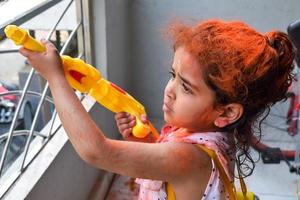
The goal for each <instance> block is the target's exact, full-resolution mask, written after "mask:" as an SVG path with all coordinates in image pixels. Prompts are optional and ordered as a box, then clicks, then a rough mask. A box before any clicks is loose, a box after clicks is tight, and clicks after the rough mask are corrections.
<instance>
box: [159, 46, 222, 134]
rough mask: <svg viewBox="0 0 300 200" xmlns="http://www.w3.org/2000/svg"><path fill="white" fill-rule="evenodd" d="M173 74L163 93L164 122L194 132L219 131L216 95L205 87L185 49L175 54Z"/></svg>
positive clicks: (197, 69)
mask: <svg viewBox="0 0 300 200" xmlns="http://www.w3.org/2000/svg"><path fill="white" fill-rule="evenodd" d="M170 73H171V78H170V80H169V82H168V84H167V86H166V88H165V92H164V104H163V111H164V119H165V121H166V122H167V123H168V124H171V125H173V126H178V127H183V128H187V129H188V130H190V131H193V132H195V131H198V132H200V131H214V130H216V127H215V126H214V121H215V119H216V118H217V116H218V114H219V112H218V111H217V109H216V108H215V107H214V100H215V94H214V92H213V91H212V90H211V89H210V88H209V87H208V86H207V85H206V83H205V81H204V79H203V75H202V69H201V66H200V64H199V63H198V62H197V60H196V59H195V58H194V57H193V56H192V55H191V54H190V53H189V52H187V51H186V50H185V49H184V47H179V48H178V49H177V50H176V52H175V55H174V61H173V65H172V69H171V72H170Z"/></svg>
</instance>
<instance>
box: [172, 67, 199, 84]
mask: <svg viewBox="0 0 300 200" xmlns="http://www.w3.org/2000/svg"><path fill="white" fill-rule="evenodd" d="M171 70H172V72H173V73H175V70H174V68H173V67H172V68H171ZM178 77H179V78H180V79H181V80H182V81H183V82H184V83H185V84H187V85H189V86H190V87H192V88H193V89H195V90H198V87H197V86H195V85H193V84H192V83H191V82H190V81H189V80H187V79H186V78H184V77H182V76H181V75H180V74H179V73H178Z"/></svg>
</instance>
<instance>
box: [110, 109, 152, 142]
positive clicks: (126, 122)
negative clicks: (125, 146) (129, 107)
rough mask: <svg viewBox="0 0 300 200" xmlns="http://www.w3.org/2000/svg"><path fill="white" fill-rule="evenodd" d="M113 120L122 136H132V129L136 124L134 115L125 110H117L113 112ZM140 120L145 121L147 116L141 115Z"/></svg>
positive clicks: (125, 137)
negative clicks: (117, 111)
mask: <svg viewBox="0 0 300 200" xmlns="http://www.w3.org/2000/svg"><path fill="white" fill-rule="evenodd" d="M115 120H116V122H117V126H118V129H119V131H120V133H121V135H122V136H123V138H124V139H128V138H130V137H132V129H133V127H134V126H135V124H136V120H135V116H133V115H131V114H129V113H126V112H119V113H116V114H115ZM141 121H142V122H143V123H147V122H148V120H147V116H146V115H141Z"/></svg>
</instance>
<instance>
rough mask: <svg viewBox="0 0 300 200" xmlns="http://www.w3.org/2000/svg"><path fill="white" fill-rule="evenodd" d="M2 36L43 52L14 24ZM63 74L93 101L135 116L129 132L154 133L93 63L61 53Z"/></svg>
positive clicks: (133, 104)
mask: <svg viewBox="0 0 300 200" xmlns="http://www.w3.org/2000/svg"><path fill="white" fill-rule="evenodd" d="M4 32H5V34H6V37H7V38H9V39H11V40H13V41H14V42H15V44H16V45H23V46H24V47H25V48H26V49H29V50H31V51H38V52H44V51H46V48H45V46H44V45H43V44H42V43H40V42H38V41H37V40H35V39H34V38H33V37H31V36H30V35H29V34H28V32H27V31H26V30H24V29H21V28H20V27H18V26H15V25H8V26H6V28H5V30H4ZM61 58H62V61H63V68H64V73H65V76H66V79H67V81H68V82H69V84H70V85H71V87H73V88H74V89H76V90H78V91H80V92H82V93H88V94H89V95H90V96H92V97H93V98H95V100H96V101H97V102H99V103H100V104H101V105H103V106H104V107H106V108H107V109H109V110H111V111H113V112H127V113H130V114H131V115H134V116H135V117H136V125H135V126H134V127H133V130H132V134H133V135H134V136H135V137H137V138H144V137H146V136H147V135H148V134H149V133H152V134H153V135H154V136H155V137H157V136H158V132H157V131H156V129H155V128H154V126H153V125H152V124H151V123H150V122H149V123H148V124H144V123H142V121H141V119H140V116H141V115H142V114H146V112H145V108H144V106H143V105H142V104H140V103H139V102H138V101H137V100H135V99H134V98H133V97H132V96H130V95H129V94H128V93H127V92H125V91H124V90H122V89H121V88H120V87H118V86H117V85H115V84H113V83H111V82H109V81H107V80H105V79H103V78H102V76H101V74H100V72H99V71H97V70H96V68H94V67H93V66H91V65H89V64H87V63H85V62H84V61H83V60H81V59H78V58H71V57H69V56H61Z"/></svg>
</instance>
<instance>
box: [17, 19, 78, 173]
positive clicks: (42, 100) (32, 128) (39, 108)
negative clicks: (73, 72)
mask: <svg viewBox="0 0 300 200" xmlns="http://www.w3.org/2000/svg"><path fill="white" fill-rule="evenodd" d="M80 25H81V23H78V24H77V26H76V28H75V29H74V30H73V31H72V32H71V34H70V36H69V37H68V39H67V41H66V43H65V44H64V46H63V48H62V49H61V51H60V55H62V54H63V53H64V52H65V51H66V49H67V47H68V46H69V44H70V43H71V40H72V38H73V37H74V35H75V33H76V31H77V30H78V28H79V26H80ZM48 88H49V83H48V82H47V83H46V85H45V87H44V90H43V95H42V97H41V99H40V101H39V104H38V107H37V109H36V112H35V115H34V118H33V121H32V125H31V128H30V133H29V136H28V138H27V141H26V145H25V150H24V151H25V153H24V157H23V160H22V164H21V171H22V170H23V168H24V163H25V160H26V156H27V153H28V150H29V147H30V141H31V139H32V136H33V131H34V129H35V126H36V122H37V119H38V116H39V114H40V110H41V108H42V105H43V103H44V99H45V97H46V94H47V92H48Z"/></svg>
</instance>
